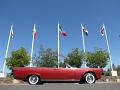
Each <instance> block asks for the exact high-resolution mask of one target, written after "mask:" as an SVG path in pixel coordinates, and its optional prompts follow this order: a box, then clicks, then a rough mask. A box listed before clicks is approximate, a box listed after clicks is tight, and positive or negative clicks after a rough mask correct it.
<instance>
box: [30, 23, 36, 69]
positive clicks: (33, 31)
mask: <svg viewBox="0 0 120 90" xmlns="http://www.w3.org/2000/svg"><path fill="white" fill-rule="evenodd" d="M35 27H36V24H34V28H33V37H32V48H31V60H30V67H32V57H33V47H34V29H35Z"/></svg>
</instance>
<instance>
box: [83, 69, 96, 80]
mask: <svg viewBox="0 0 120 90" xmlns="http://www.w3.org/2000/svg"><path fill="white" fill-rule="evenodd" d="M87 73H92V74H93V75H94V76H95V79H97V77H96V74H95V72H93V71H88V72H85V73H84V74H83V77H82V78H81V79H83V78H84V76H85V75H86V74H87Z"/></svg>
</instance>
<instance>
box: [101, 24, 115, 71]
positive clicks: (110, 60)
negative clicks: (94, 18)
mask: <svg viewBox="0 0 120 90" xmlns="http://www.w3.org/2000/svg"><path fill="white" fill-rule="evenodd" d="M103 27H104V29H105V37H106V42H107V48H108V53H109V57H110V66H111V70H112V71H113V67H112V60H111V52H110V48H109V42H108V37H107V32H106V28H105V25H104V24H103Z"/></svg>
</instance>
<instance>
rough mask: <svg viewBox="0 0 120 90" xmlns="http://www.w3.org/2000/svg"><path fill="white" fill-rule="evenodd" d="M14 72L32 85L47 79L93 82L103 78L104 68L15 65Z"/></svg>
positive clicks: (14, 74) (18, 77)
mask: <svg viewBox="0 0 120 90" xmlns="http://www.w3.org/2000/svg"><path fill="white" fill-rule="evenodd" d="M12 72H13V77H14V78H15V79H20V80H24V81H28V83H29V84H30V85H37V84H43V83H44V82H46V81H47V82H48V81H75V82H78V83H81V82H84V83H88V84H92V83H95V81H96V80H97V79H99V78H101V74H102V73H103V69H101V68H72V67H71V66H70V65H66V68H47V67H40V68H36V67H14V68H13V69H12Z"/></svg>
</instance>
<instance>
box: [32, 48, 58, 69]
mask: <svg viewBox="0 0 120 90" xmlns="http://www.w3.org/2000/svg"><path fill="white" fill-rule="evenodd" d="M34 66H36V67H40V66H41V67H57V51H53V50H52V49H51V48H48V49H46V50H45V49H44V48H43V47H40V51H39V52H38V55H35V56H34Z"/></svg>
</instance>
